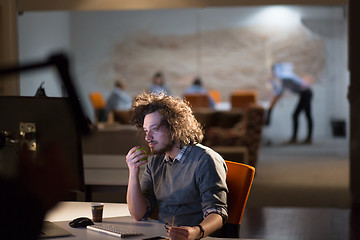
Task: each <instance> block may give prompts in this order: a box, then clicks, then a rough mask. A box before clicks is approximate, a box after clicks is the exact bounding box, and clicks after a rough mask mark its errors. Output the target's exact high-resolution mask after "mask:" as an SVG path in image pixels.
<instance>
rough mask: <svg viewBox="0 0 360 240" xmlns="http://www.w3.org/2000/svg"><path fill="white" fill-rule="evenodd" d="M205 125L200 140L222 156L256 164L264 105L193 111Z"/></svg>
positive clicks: (252, 164)
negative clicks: (229, 109)
mask: <svg viewBox="0 0 360 240" xmlns="http://www.w3.org/2000/svg"><path fill="white" fill-rule="evenodd" d="M194 115H195V117H196V119H197V120H198V121H199V122H200V123H201V124H203V126H204V129H205V138H204V143H205V145H207V146H210V147H212V148H213V149H214V150H215V151H217V152H219V153H220V154H221V155H222V156H223V158H226V159H228V160H232V161H239V162H242V163H246V164H249V165H251V166H254V167H255V166H256V163H257V159H258V152H259V148H260V143H261V134H262V128H263V125H264V108H263V107H261V106H257V105H253V106H251V107H248V108H243V109H240V108H238V109H232V110H231V111H194Z"/></svg>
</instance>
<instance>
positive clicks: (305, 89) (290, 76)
mask: <svg viewBox="0 0 360 240" xmlns="http://www.w3.org/2000/svg"><path fill="white" fill-rule="evenodd" d="M272 75H273V76H272V78H271V79H270V82H271V84H272V86H273V88H274V92H275V96H274V98H273V99H272V101H271V103H270V108H269V113H268V119H267V121H268V122H269V121H270V114H271V111H272V109H273V107H274V106H275V104H276V102H277V101H278V100H279V98H280V97H281V96H282V94H283V92H284V90H285V89H288V90H290V91H291V92H293V93H296V94H298V96H299V101H298V103H297V105H296V107H295V110H294V112H293V115H292V121H293V128H292V136H291V138H290V140H289V141H288V143H289V144H294V143H296V142H297V133H298V127H299V120H298V119H299V114H300V113H301V112H302V111H304V112H305V116H306V120H307V137H306V139H305V140H304V141H303V143H305V144H311V143H312V131H313V120H312V115H311V99H312V96H313V93H312V90H311V85H310V83H309V82H310V81H305V79H304V78H301V77H299V76H298V75H296V74H295V73H294V72H293V64H292V63H277V64H274V65H273V67H272ZM277 79H278V80H280V84H279V83H278V82H277ZM307 79H310V78H307Z"/></svg>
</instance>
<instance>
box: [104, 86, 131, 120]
mask: <svg viewBox="0 0 360 240" xmlns="http://www.w3.org/2000/svg"><path fill="white" fill-rule="evenodd" d="M131 104H132V98H131V96H130V95H129V94H128V93H126V92H125V85H124V84H123V83H122V82H121V81H120V80H117V81H115V86H114V89H113V91H112V93H111V94H110V96H109V98H108V99H107V101H106V106H105V118H106V119H104V120H105V121H106V120H107V118H108V116H109V113H110V112H111V111H114V110H129V109H130V108H131Z"/></svg>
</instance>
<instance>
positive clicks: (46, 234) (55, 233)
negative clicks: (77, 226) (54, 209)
mask: <svg viewBox="0 0 360 240" xmlns="http://www.w3.org/2000/svg"><path fill="white" fill-rule="evenodd" d="M67 236H72V234H71V233H70V232H68V231H66V230H65V229H63V228H61V227H59V226H58V225H56V224H55V223H52V222H49V221H44V223H43V228H42V230H41V233H40V236H39V237H40V238H41V239H43V238H55V237H67Z"/></svg>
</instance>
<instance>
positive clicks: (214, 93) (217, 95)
mask: <svg viewBox="0 0 360 240" xmlns="http://www.w3.org/2000/svg"><path fill="white" fill-rule="evenodd" d="M208 93H209V95H210V96H211V97H212V98H213V99H214V101H215V102H216V103H219V102H221V93H220V92H219V91H218V90H215V89H210V90H209V91H208Z"/></svg>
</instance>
